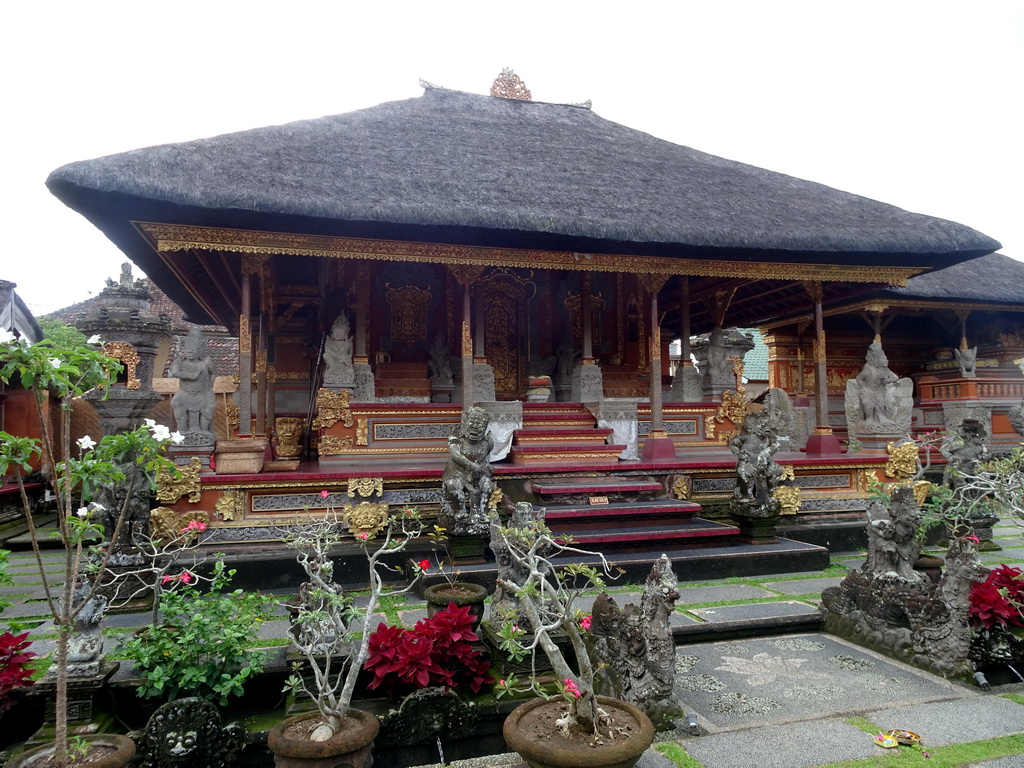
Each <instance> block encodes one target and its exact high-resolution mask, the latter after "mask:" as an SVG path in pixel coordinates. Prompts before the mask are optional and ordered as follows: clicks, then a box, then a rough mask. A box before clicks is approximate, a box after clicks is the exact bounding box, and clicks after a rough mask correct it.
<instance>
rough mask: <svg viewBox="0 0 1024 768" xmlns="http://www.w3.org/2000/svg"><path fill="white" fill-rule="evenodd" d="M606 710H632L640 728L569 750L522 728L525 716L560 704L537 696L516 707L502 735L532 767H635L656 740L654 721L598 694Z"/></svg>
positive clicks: (634, 709)
mask: <svg viewBox="0 0 1024 768" xmlns="http://www.w3.org/2000/svg"><path fill="white" fill-rule="evenodd" d="M597 700H598V702H599V703H600V704H601V706H602V707H604V708H605V709H617V710H620V711H622V712H626V713H628V714H629V715H630V716H632V718H633V719H634V720H636V722H637V726H638V731H637V732H636V733H634V734H631V735H630V736H628V737H626V738H623V739H615V740H614V741H609V742H608V743H606V744H603V745H601V746H597V747H587V748H585V749H581V750H575V749H566V748H563V747H557V746H554V745H552V744H547V743H545V740H544V739H538V738H536V737H535V736H534V735H532V734H531V735H527V734H526V733H525V732H524V731H523V730H522V727H521V723H522V721H523V718H524V717H525V716H526V715H528V714H530V713H531V712H533V711H534V710H536V709H540V708H542V707H557V706H558V705H559V702H558V701H547V700H546V699H533V700H532V701H528V702H526V703H525V704H521V705H519V706H518V707H516V708H515V709H514V710H512V712H511V713H510V714H509V716H508V717H507V718H506V719H505V725H504V726H503V728H502V735H503V736H504V737H505V743H506V744H508V746H509V749H511V750H514V751H516V752H518V753H519V756H520V757H522V758H523V760H525V761H526V763H527V764H528V765H530V766H531V768H631V766H633V765H635V764H636V762H637V760H639V759H640V756H641V755H643V753H644V752H645V751H646V750H647V748H648V747H649V746H651V744H652V743H653V742H654V724H653V723H652V722H651V719H650V718H649V717H647V715H645V714H644V713H643V712H641V711H640V710H639V709H637V708H636V707H634V706H633V705H632V704H627V703H626V702H624V701H619V700H618V699H609V698H606V697H604V696H598V697H597Z"/></svg>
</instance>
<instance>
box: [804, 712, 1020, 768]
mask: <svg viewBox="0 0 1024 768" xmlns="http://www.w3.org/2000/svg"><path fill="white" fill-rule="evenodd" d="M847 722H849V721H847ZM865 722H866V721H865ZM858 727H859V726H858ZM877 732H878V731H875V733H877ZM885 752H886V754H884V755H878V756H877V757H868V758H863V759H861V760H847V761H845V762H841V763H829V764H828V765H827V766H823V767H822V768H917V767H918V766H919V767H920V768H962V766H964V765H970V764H972V763H977V762H980V761H982V760H994V759H995V758H997V757H1012V756H1014V755H1024V735H1021V734H1016V735H1014V736H1000V737H999V738H995V739H986V740H984V741H969V742H967V743H966V744H950V745H949V746H946V747H934V748H933V747H928V746H925V747H924V748H923V749H920V750H919V749H912V748H910V747H897V748H896V749H887V750H885ZM926 754H927V755H930V757H925V755H926Z"/></svg>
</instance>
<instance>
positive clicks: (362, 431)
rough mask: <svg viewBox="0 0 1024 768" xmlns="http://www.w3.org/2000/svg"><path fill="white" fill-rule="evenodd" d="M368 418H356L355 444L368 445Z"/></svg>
mask: <svg viewBox="0 0 1024 768" xmlns="http://www.w3.org/2000/svg"><path fill="white" fill-rule="evenodd" d="M369 431H370V428H369V419H356V445H369V444H370V439H369Z"/></svg>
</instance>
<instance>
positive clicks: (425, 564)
mask: <svg viewBox="0 0 1024 768" xmlns="http://www.w3.org/2000/svg"><path fill="white" fill-rule="evenodd" d="M419 566H420V570H421V571H426V570H427V569H429V568H430V561H429V560H420V562H419Z"/></svg>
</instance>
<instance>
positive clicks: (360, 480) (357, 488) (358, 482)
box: [348, 477, 384, 498]
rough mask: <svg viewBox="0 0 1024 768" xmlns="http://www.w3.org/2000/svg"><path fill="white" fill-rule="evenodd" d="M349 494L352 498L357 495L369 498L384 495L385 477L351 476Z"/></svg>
mask: <svg viewBox="0 0 1024 768" xmlns="http://www.w3.org/2000/svg"><path fill="white" fill-rule="evenodd" d="M348 495H349V496H350V497H352V498H354V497H356V496H362V497H363V498H368V497H370V496H383V495H384V478H383V477H350V478H349V479H348Z"/></svg>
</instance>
